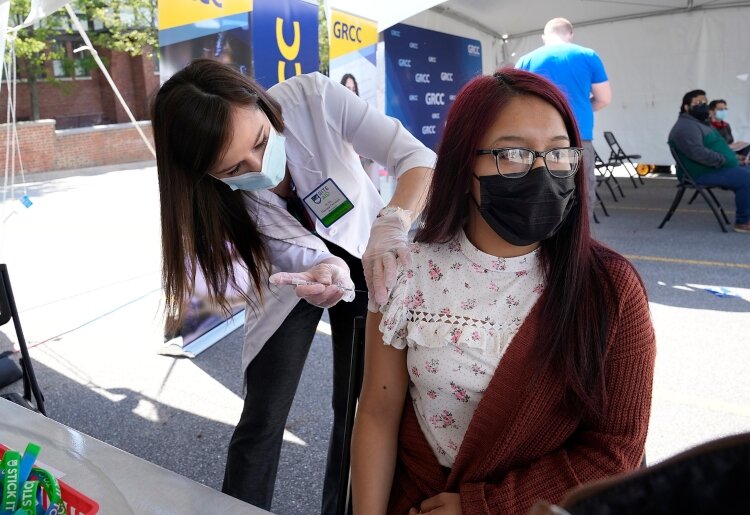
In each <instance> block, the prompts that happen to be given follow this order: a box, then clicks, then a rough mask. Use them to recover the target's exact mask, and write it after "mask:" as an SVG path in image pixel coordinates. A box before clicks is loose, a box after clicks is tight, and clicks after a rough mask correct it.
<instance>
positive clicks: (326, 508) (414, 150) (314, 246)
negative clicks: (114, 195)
mask: <svg viewBox="0 0 750 515" xmlns="http://www.w3.org/2000/svg"><path fill="white" fill-rule="evenodd" d="M152 126H153V131H154V142H155V145H156V153H157V169H158V177H159V193H160V199H161V218H162V246H163V286H164V289H165V293H166V308H167V315H168V319H169V320H174V321H175V322H176V323H179V320H180V317H181V315H182V314H183V311H184V310H185V299H187V298H189V297H190V295H191V288H192V287H193V284H194V281H195V276H196V274H202V275H203V276H205V280H206V285H207V287H208V294H209V299H210V301H211V302H212V303H213V304H214V305H216V306H221V307H224V308H225V309H226V308H227V307H228V306H229V305H230V304H231V303H232V301H233V300H236V299H237V298H238V297H240V298H243V299H244V300H245V302H246V303H247V308H246V314H247V315H246V320H245V344H244V348H243V352H242V367H243V370H244V373H245V383H246V388H247V392H246V395H245V404H244V408H243V411H242V414H241V416H240V421H239V423H238V424H237V427H236V428H235V431H234V434H233V436H232V439H231V441H230V444H229V451H228V457H227V466H226V472H225V477H224V485H223V490H224V492H226V493H228V494H230V495H233V496H235V497H238V498H240V499H243V500H245V501H247V502H249V503H251V504H253V505H256V506H259V507H261V508H264V509H270V508H271V502H272V496H273V489H274V482H275V479H276V472H277V469H278V463H279V454H280V451H281V444H282V436H283V431H284V425H285V422H286V418H287V415H288V413H289V409H290V407H291V404H292V400H293V398H294V394H295V391H296V388H297V384H298V382H299V379H300V375H301V373H302V368H303V366H304V362H305V358H306V356H307V353H308V350H309V348H310V343H311V342H312V339H313V336H314V333H315V330H316V327H317V325H318V321H319V320H320V317H321V315H322V313H323V308H328V310H329V317H330V321H331V329H332V340H333V400H332V404H333V411H334V422H333V429H332V432H331V437H330V443H329V451H328V463H327V466H326V474H325V483H324V487H323V499H322V513H326V514H328V513H335V511H336V501H337V499H336V496H337V491H338V488H339V473H340V471H339V462H340V460H341V453H342V450H343V449H342V444H343V441H342V440H343V430H344V419H345V414H346V404H347V399H346V393H347V383H348V379H349V367H350V356H351V343H352V333H353V319H354V317H355V316H357V315H364V314H365V313H366V311H367V307H368V293H367V291H368V289H369V307H370V309H373V310H374V309H377V307H378V306H379V305H380V304H383V303H384V302H385V300H386V298H387V294H388V288H389V287H390V286H392V285H393V283H394V282H395V274H396V266H397V263H398V262H399V261H400V262H402V263H405V262H406V261H407V260H408V257H409V256H408V252H409V251H408V236H407V232H408V230H409V227H410V226H411V224H412V222H413V221H414V219H415V218H416V216H417V215H418V214H419V212H420V211H421V209H422V204H423V200H424V198H425V196H426V195H425V193H426V191H425V190H426V188H427V186H428V184H429V181H430V177H431V173H432V167H433V165H434V162H435V154H434V153H433V152H432V151H431V150H429V149H428V148H426V147H424V146H423V145H422V144H421V143H420V142H419V141H418V140H417V139H416V138H414V137H413V136H412V135H411V134H409V132H408V131H406V130H405V129H404V127H403V126H402V125H401V124H400V123H399V122H398V121H397V120H395V119H393V118H389V117H387V116H385V115H383V114H380V113H378V112H376V111H375V110H374V109H373V108H372V107H370V106H369V105H368V104H367V103H366V102H365V101H363V100H361V99H360V98H358V97H357V96H356V95H354V94H353V93H352V92H350V91H349V90H348V89H346V88H345V87H344V86H342V85H340V84H338V83H336V82H334V81H332V80H330V79H328V78H327V77H325V76H323V75H321V74H318V73H312V74H308V75H300V76H297V77H294V78H291V79H289V80H287V81H286V82H283V83H281V84H278V85H276V86H274V87H272V88H270V89H269V90H268V91H267V92H266V91H264V90H263V89H262V88H261V87H260V86H259V85H258V84H257V83H256V82H255V81H253V80H252V79H250V78H248V77H246V76H243V75H242V74H241V73H240V72H239V71H237V70H236V69H234V68H232V67H231V66H228V65H224V64H220V63H218V62H216V61H212V60H207V59H203V60H196V61H194V62H193V63H191V64H190V65H188V66H187V67H186V68H184V69H182V70H181V71H179V72H177V73H176V74H175V75H174V76H172V77H171V78H170V79H169V80H168V81H167V82H165V83H164V85H162V87H161V88H160V90H159V92H158V94H157V95H156V97H155V99H154V102H153V112H152ZM360 156H364V157H367V158H369V159H372V160H374V161H376V162H379V163H383V164H384V165H385V166H386V168H387V169H388V171H389V173H391V174H392V175H394V176H396V177H398V186H397V188H396V191H395V193H394V195H393V197H392V199H391V200H390V203H389V204H388V205H387V206H385V205H384V202H383V201H382V199H381V197H380V196H379V195H378V192H377V190H376V189H375V187H374V185H373V184H372V181H370V179H369V178H368V177H367V174H366V173H365V172H364V170H363V169H362V166H361V164H360ZM186 264H187V266H186ZM297 284H298V285H297ZM295 285H296V286H295ZM368 287H369V288H368Z"/></svg>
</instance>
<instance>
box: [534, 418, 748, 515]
mask: <svg viewBox="0 0 750 515" xmlns="http://www.w3.org/2000/svg"><path fill="white" fill-rule="evenodd" d="M748 485H750V433H743V434H738V435H733V436H728V437H725V438H720V439H718V440H713V441H710V442H707V443H704V444H702V445H699V446H697V447H694V448H692V449H689V450H687V451H684V452H681V453H680V454H677V455H676V456H673V457H672V458H669V459H667V460H665V461H663V462H661V463H658V464H656V465H653V466H651V467H646V468H644V469H639V470H636V471H633V472H627V473H625V474H620V475H617V476H613V477H611V478H607V479H602V480H600V481H594V482H591V483H588V484H585V485H581V486H579V487H578V488H574V489H573V490H571V491H570V492H568V494H567V495H566V496H565V499H564V500H563V501H562V502H561V503H560V505H559V506H554V505H549V504H546V503H544V502H540V503H537V504H536V505H535V506H534V507H533V508H532V509H531V511H530V512H529V515H599V514H602V513H606V514H607V515H631V514H634V513H637V514H638V515H668V514H673V513H680V514H691V515H713V514H715V513H747V512H748V510H749V508H750V490H749V489H748Z"/></svg>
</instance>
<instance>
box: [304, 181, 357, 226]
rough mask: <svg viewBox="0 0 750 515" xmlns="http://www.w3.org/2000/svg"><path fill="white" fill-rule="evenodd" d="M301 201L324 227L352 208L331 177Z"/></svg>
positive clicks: (352, 205) (350, 202)
mask: <svg viewBox="0 0 750 515" xmlns="http://www.w3.org/2000/svg"><path fill="white" fill-rule="evenodd" d="M303 201H304V202H305V204H306V205H307V207H309V208H310V210H311V211H312V212H313V213H315V216H317V217H318V220H320V223H322V224H323V226H325V227H326V228H327V227H330V226H331V225H333V224H334V223H336V222H337V221H338V220H340V219H341V217H342V216H344V215H345V214H347V213H348V212H349V211H351V210H352V209H354V204H352V201H351V200H349V198H348V197H347V196H346V195H344V192H343V191H341V188H339V187H338V186H337V185H336V183H335V182H333V179H326V180H325V181H323V184H321V185H320V186H318V187H317V188H315V189H314V190H313V191H312V193H310V194H309V195H308V196H306V197H305V198H304V199H303Z"/></svg>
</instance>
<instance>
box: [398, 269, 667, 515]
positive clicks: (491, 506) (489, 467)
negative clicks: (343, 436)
mask: <svg viewBox="0 0 750 515" xmlns="http://www.w3.org/2000/svg"><path fill="white" fill-rule="evenodd" d="M607 261H608V263H607V268H608V271H609V274H610V277H611V278H612V280H613V283H614V285H615V288H616V291H617V292H618V294H617V297H618V299H619V300H618V303H617V304H616V305H610V306H608V308H609V309H610V310H611V311H612V312H613V314H614V316H613V317H612V325H611V327H610V334H609V338H608V348H607V354H606V356H605V374H606V386H607V392H608V399H609V402H608V408H607V414H606V416H605V417H602V419H601V420H599V421H590V420H588V418H590V417H584V416H583V415H582V414H581V413H573V412H571V411H569V410H566V409H565V407H564V404H563V402H562V392H563V387H562V381H561V378H560V377H559V376H555V375H554V374H551V373H550V374H545V375H544V376H543V377H538V375H536V376H534V377H532V375H533V370H532V369H533V367H531V366H530V365H529V363H530V362H531V356H530V354H531V351H532V343H533V340H534V338H535V336H536V335H537V333H538V332H539V331H544V330H545V324H544V323H543V322H542V321H541V320H540V311H541V308H540V304H541V303H540V302H538V303H537V304H536V305H535V306H534V308H533V309H532V311H531V312H530V313H529V315H528V316H527V317H526V320H525V321H524V323H523V325H522V326H521V328H520V329H519V331H518V333H517V334H516V336H515V337H514V339H513V341H512V342H511V344H510V346H509V347H508V350H507V351H506V353H505V355H504V356H503V358H502V361H501V363H500V365H499V366H498V368H497V370H496V372H495V375H494V376H493V377H492V379H491V381H490V384H489V386H488V387H487V391H486V392H485V394H484V397H483V398H482V400H481V401H480V403H479V405H478V406H477V409H476V411H475V413H474V416H473V418H472V420H471V423H470V425H469V428H468V430H467V432H466V436H465V437H464V440H463V443H462V444H461V447H460V449H459V452H458V455H457V456H456V461H455V463H454V466H453V468H452V469H450V470H449V469H446V468H444V467H442V466H441V465H440V464H439V463H438V461H437V459H436V458H435V456H434V454H433V453H432V449H431V448H430V446H429V444H428V443H427V441H426V440H425V438H424V434H423V433H422V430H421V429H420V427H419V423H418V422H417V418H416V415H415V413H414V407H413V405H412V402H411V399H409V398H408V396H407V402H406V403H405V406H404V413H403V416H402V419H401V429H400V433H399V448H398V461H397V466H396V472H395V475H394V482H393V487H392V489H391V498H390V503H389V507H388V513H389V514H394V515H402V514H405V513H407V512H408V511H409V508H411V507H412V506H414V507H417V508H418V507H419V504H420V503H421V502H422V501H424V500H425V499H428V498H430V497H432V496H434V495H437V494H438V493H441V492H458V493H460V494H461V507H462V509H463V513H464V515H474V514H495V513H497V514H503V515H514V514H519V515H520V514H526V513H527V512H528V510H529V508H530V507H531V506H532V504H534V502H536V501H537V500H540V499H544V500H546V501H548V502H558V501H560V500H561V499H562V497H563V494H564V493H565V492H566V491H567V490H569V489H570V488H572V487H574V486H576V485H579V484H581V483H584V482H587V481H591V480H594V479H600V478H603V477H606V476H609V475H612V474H616V473H619V472H623V471H626V470H631V469H635V468H637V467H638V465H639V464H640V462H641V460H642V457H643V450H644V445H645V442H646V433H647V430H648V420H649V414H650V409H651V387H652V381H653V372H654V358H655V355H656V344H655V339H654V329H653V326H652V324H651V318H650V314H649V307H648V301H647V298H646V293H645V292H644V290H643V286H642V284H641V282H640V280H639V278H638V276H637V275H636V273H635V271H634V270H633V268H632V265H630V264H629V263H628V262H627V261H625V260H624V259H622V258H619V257H614V258H609V259H607ZM541 336H542V337H543V336H544V335H543V334H542V335H541Z"/></svg>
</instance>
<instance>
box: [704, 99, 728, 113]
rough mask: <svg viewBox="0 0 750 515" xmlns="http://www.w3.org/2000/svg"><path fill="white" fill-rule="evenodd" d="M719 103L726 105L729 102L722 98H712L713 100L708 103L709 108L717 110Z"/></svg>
mask: <svg viewBox="0 0 750 515" xmlns="http://www.w3.org/2000/svg"><path fill="white" fill-rule="evenodd" d="M719 104H724V105H726V104H727V101H726V100H722V99H718V100H711V102H709V103H708V108H709V109H710V110H711V111H715V110H716V106H717V105H719Z"/></svg>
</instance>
